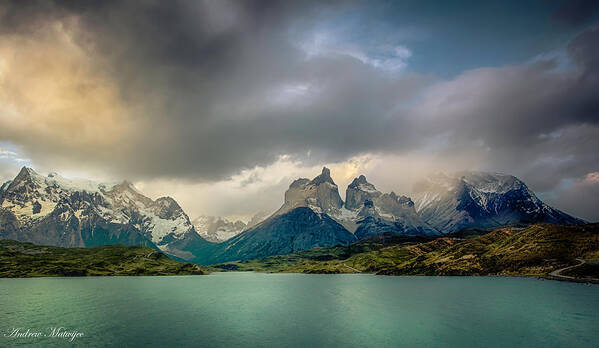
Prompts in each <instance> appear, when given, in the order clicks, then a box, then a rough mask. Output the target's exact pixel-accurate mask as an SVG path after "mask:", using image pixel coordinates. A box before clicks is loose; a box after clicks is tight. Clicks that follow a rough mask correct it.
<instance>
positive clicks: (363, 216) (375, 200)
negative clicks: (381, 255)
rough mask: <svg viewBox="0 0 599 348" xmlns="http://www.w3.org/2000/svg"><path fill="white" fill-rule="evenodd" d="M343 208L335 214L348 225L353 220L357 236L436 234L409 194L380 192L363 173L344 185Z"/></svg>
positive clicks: (360, 237)
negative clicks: (421, 216) (344, 197)
mask: <svg viewBox="0 0 599 348" xmlns="http://www.w3.org/2000/svg"><path fill="white" fill-rule="evenodd" d="M345 210H346V213H345V214H344V215H340V216H336V218H337V219H338V220H339V221H340V222H342V223H344V225H345V226H348V227H349V226H351V223H352V222H353V223H354V226H355V232H354V233H355V235H356V237H357V238H358V239H362V238H365V237H368V236H373V235H377V234H381V233H393V234H401V235H436V234H439V233H438V231H436V230H435V229H434V228H432V227H431V226H429V225H428V224H427V223H426V222H424V220H422V219H421V218H420V216H419V215H418V213H416V210H415V209H414V202H412V200H411V199H410V198H409V197H406V196H397V195H396V194H395V193H394V192H391V193H382V192H380V191H378V190H377V189H376V187H375V186H374V185H373V184H371V183H369V182H368V181H367V180H366V177H365V176H364V175H360V176H359V177H357V178H355V179H354V181H353V182H352V183H351V184H350V185H349V186H348V187H347V190H346V199H345ZM349 228H350V230H351V227H349Z"/></svg>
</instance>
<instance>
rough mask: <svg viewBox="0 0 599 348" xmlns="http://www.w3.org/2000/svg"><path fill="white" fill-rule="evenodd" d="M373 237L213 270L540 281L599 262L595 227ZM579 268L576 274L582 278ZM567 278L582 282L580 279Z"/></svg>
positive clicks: (598, 226)
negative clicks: (559, 271) (565, 269)
mask: <svg viewBox="0 0 599 348" xmlns="http://www.w3.org/2000/svg"><path fill="white" fill-rule="evenodd" d="M481 232H482V231H481ZM376 237H377V238H373V239H367V240H363V241H360V242H358V243H354V244H352V245H349V246H337V247H330V248H320V249H312V250H306V251H302V252H299V253H295V254H290V255H282V256H274V257H268V258H264V259H257V260H250V261H246V262H235V263H228V264H221V265H216V266H214V267H215V268H216V269H224V270H240V271H245V270H256V271H266V272H303V273H357V272H366V273H375V274H385V275H513V276H539V277H542V276H547V275H548V274H549V273H550V272H552V271H554V270H557V269H560V268H563V267H566V266H570V265H575V264H577V263H578V261H577V259H583V260H586V261H597V260H599V224H587V225H572V226H559V225H549V224H537V225H531V226H529V227H510V228H499V229H495V230H492V231H491V232H488V233H486V234H483V235H480V236H476V235H469V236H468V238H459V237H438V238H432V237H418V238H413V237H403V238H402V237H401V236H376ZM585 267H588V266H585ZM584 269H585V268H581V269H580V270H579V271H580V272H582V273H584ZM571 273H572V274H576V276H577V277H585V274H577V273H576V272H574V271H571Z"/></svg>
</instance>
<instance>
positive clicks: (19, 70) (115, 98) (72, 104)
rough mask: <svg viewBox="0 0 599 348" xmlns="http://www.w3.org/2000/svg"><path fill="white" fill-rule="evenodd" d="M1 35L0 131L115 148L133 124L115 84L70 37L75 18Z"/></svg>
mask: <svg viewBox="0 0 599 348" xmlns="http://www.w3.org/2000/svg"><path fill="white" fill-rule="evenodd" d="M66 23H67V24H68V25H65V24H64V22H53V23H49V24H47V25H44V26H43V27H40V28H38V30H37V31H36V32H35V33H34V34H35V35H28V36H21V35H3V36H1V37H0V57H2V60H1V61H0V134H1V135H2V137H3V138H7V139H11V138H23V137H25V138H29V139H36V138H37V139H43V140H44V145H45V146H48V145H50V146H56V147H78V148H88V149H95V150H96V151H106V152H107V154H108V153H109V152H111V151H113V150H114V148H113V147H112V146H111V145H118V144H119V143H120V141H121V140H122V139H124V138H125V136H126V135H129V133H130V130H131V129H133V127H132V122H131V116H130V113H129V112H128V110H127V109H126V108H125V107H124V105H123V103H122V101H121V100H120V97H119V94H118V92H119V91H118V88H117V86H116V85H115V84H114V83H113V82H112V81H111V80H110V79H109V78H107V76H106V75H104V74H103V73H102V72H101V71H98V70H97V69H95V68H94V66H93V64H92V62H91V57H90V52H86V50H85V49H83V48H81V47H80V46H78V45H77V44H76V43H75V41H74V40H73V36H72V33H73V30H75V29H76V19H75V18H73V19H71V20H67V21H66Z"/></svg>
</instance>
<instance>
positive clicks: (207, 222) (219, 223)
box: [192, 216, 246, 243]
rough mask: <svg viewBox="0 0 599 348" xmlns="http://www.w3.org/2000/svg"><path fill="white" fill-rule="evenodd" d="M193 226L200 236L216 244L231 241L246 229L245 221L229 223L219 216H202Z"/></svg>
mask: <svg viewBox="0 0 599 348" xmlns="http://www.w3.org/2000/svg"><path fill="white" fill-rule="evenodd" d="M192 224H193V226H194V227H195V229H196V232H198V234H199V235H200V236H202V237H203V238H204V239H206V240H208V241H210V242H214V243H220V242H224V241H226V240H227V239H231V238H233V237H235V236H236V235H238V234H240V233H241V232H243V230H245V229H246V224H245V223H244V222H243V221H229V220H228V219H226V218H223V217H219V216H200V217H198V218H196V219H194V220H193V221H192Z"/></svg>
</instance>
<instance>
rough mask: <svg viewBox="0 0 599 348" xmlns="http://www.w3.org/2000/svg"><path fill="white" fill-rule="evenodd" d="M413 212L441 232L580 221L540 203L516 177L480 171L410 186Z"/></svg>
mask: <svg viewBox="0 0 599 348" xmlns="http://www.w3.org/2000/svg"><path fill="white" fill-rule="evenodd" d="M413 197H414V199H415V206H416V211H417V212H418V214H419V215H420V216H421V217H422V218H423V219H424V220H425V221H426V222H428V223H429V224H430V225H432V226H434V227H435V228H437V229H438V230H439V231H442V232H443V233H450V232H454V231H457V230H460V229H462V228H466V227H497V226H502V225H506V224H510V223H536V222H547V223H557V224H579V223H583V222H584V221H582V220H580V219H577V218H574V217H572V216H570V215H568V214H565V213H563V212H561V211H559V210H557V209H554V208H552V207H550V206H548V205H546V204H545V203H543V202H542V201H541V200H540V199H539V198H537V196H536V195H535V194H534V193H533V192H532V191H531V190H530V189H529V188H528V187H527V186H526V184H524V182H522V181H521V180H519V179H518V178H516V177H514V176H512V175H505V174H499V173H483V172H459V173H456V174H455V175H445V174H437V175H434V176H431V177H429V178H427V179H426V180H423V181H422V182H419V183H417V184H416V185H414V195H413Z"/></svg>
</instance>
